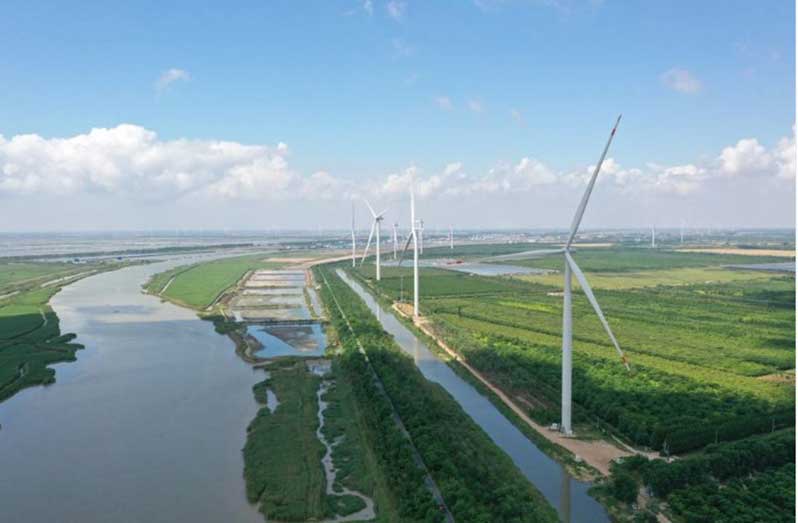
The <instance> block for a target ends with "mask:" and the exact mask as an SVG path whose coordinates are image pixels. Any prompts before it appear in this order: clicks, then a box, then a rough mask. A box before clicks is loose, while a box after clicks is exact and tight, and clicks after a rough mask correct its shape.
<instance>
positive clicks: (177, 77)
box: [155, 68, 191, 93]
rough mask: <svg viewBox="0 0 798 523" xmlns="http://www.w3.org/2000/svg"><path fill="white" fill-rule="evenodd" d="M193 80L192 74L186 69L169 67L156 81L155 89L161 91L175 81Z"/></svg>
mask: <svg viewBox="0 0 798 523" xmlns="http://www.w3.org/2000/svg"><path fill="white" fill-rule="evenodd" d="M189 80H191V75H190V74H188V71H186V70H184V69H176V68H172V69H167V70H166V71H164V72H163V73H161V76H159V77H158V79H157V80H156V81H155V90H156V91H158V92H159V93H160V92H162V91H164V90H166V89H167V88H168V87H169V86H170V85H172V84H173V83H175V82H187V81H189Z"/></svg>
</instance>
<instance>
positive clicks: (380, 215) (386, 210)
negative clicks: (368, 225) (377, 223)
mask: <svg viewBox="0 0 798 523" xmlns="http://www.w3.org/2000/svg"><path fill="white" fill-rule="evenodd" d="M386 212H388V209H383V210H382V212H380V213H379V214H378V215H376V216H374V217H375V218H380V217H382V215H383V214H385V213H386Z"/></svg>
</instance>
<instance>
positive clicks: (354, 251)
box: [352, 201, 357, 268]
mask: <svg viewBox="0 0 798 523" xmlns="http://www.w3.org/2000/svg"><path fill="white" fill-rule="evenodd" d="M356 258H357V252H356V248H355V202H354V201H353V202H352V267H353V268H354V267H355V266H356V265H357V261H356Z"/></svg>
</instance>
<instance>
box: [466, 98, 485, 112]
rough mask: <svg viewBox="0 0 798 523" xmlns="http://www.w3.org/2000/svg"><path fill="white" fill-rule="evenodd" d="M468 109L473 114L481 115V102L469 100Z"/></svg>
mask: <svg viewBox="0 0 798 523" xmlns="http://www.w3.org/2000/svg"><path fill="white" fill-rule="evenodd" d="M467 103H468V108H469V109H470V110H471V111H472V112H474V113H481V112H482V109H483V107H482V102H480V101H479V100H477V99H474V98H471V99H469V100H468V102H467Z"/></svg>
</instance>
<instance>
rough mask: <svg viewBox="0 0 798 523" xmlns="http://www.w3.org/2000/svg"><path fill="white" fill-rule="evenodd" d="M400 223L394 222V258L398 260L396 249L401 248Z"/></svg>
mask: <svg viewBox="0 0 798 523" xmlns="http://www.w3.org/2000/svg"><path fill="white" fill-rule="evenodd" d="M398 229H399V224H398V223H396V222H393V260H394V261H396V250H397V249H398V248H399V236H398V233H397V231H398Z"/></svg>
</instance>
